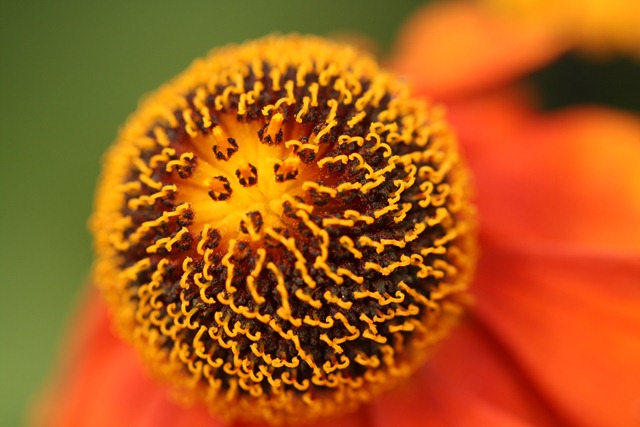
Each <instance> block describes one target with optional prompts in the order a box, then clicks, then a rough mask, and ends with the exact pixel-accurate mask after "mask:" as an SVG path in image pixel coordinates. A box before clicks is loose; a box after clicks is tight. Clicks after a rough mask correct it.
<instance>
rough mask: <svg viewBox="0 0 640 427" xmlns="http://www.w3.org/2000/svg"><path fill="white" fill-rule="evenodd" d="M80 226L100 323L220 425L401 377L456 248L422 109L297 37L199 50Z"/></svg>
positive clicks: (462, 261) (151, 107)
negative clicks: (90, 258)
mask: <svg viewBox="0 0 640 427" xmlns="http://www.w3.org/2000/svg"><path fill="white" fill-rule="evenodd" d="M91 227H92V230H93V232H94V235H95V248H96V256H97V261H96V265H95V269H94V276H95V282H96V283H97V284H98V286H99V287H100V289H101V291H102V293H103V295H104V296H105V299H106V300H107V302H108V304H109V307H110V310H111V313H112V315H113V319H114V323H115V325H116V328H117V330H118V332H119V334H120V335H121V336H122V337H123V338H124V339H126V340H127V341H129V342H131V343H132V344H133V345H134V346H135V348H136V349H137V351H138V352H139V354H140V355H141V357H142V358H143V360H144V362H145V364H146V365H147V366H148V368H149V371H150V372H151V373H153V374H154V375H155V376H156V377H157V378H158V379H159V381H162V382H164V383H166V384H168V386H169V387H170V388H171V390H172V391H173V392H174V393H173V394H174V395H175V396H177V398H178V399H180V400H183V401H185V402H186V403H197V402H199V403H202V404H204V405H206V406H207V407H208V408H209V409H210V411H211V412H212V413H213V414H214V415H215V416H217V417H221V418H224V419H227V420H229V421H231V420H236V419H241V420H246V421H261V422H268V423H271V424H288V425H299V424H300V423H304V422H311V421H313V420H316V419H318V418H321V417H326V416H330V415H334V414H339V413H343V412H346V411H350V410H353V409H354V408H356V407H357V406H358V405H359V404H362V403H364V402H367V401H370V400H371V399H373V398H375V397H376V396H377V395H379V394H380V393H381V392H382V391H384V390H386V389H389V388H390V387H393V386H394V385H395V384H397V383H398V382H399V381H402V380H403V379H406V378H408V377H409V376H411V374H412V373H413V372H415V370H416V369H417V368H418V367H419V366H420V364H421V363H422V362H423V360H424V359H425V357H426V356H427V355H428V353H429V351H430V350H431V349H432V348H433V346H434V345H435V344H436V343H437V342H438V341H440V340H441V339H442V338H443V337H444V336H445V335H446V334H447V333H448V331H449V330H450V329H451V327H452V326H453V325H454V324H455V322H456V320H457V319H458V318H459V317H460V314H461V312H462V308H463V306H464V302H465V301H466V299H465V296H466V290H467V285H468V283H469V281H470V277H471V274H472V270H473V266H474V262H475V240H474V234H473V229H474V209H473V207H472V206H471V204H470V203H469V180H468V174H467V171H466V168H465V166H464V164H463V162H462V160H461V159H460V156H459V154H458V148H457V144H456V140H455V137H454V135H453V134H452V132H451V131H450V129H449V127H448V125H447V124H446V122H445V121H444V118H443V116H442V112H441V109H439V108H430V107H428V106H427V105H426V104H425V103H424V102H423V101H420V100H416V99H413V98H411V97H410V96H409V95H408V90H407V88H406V87H405V86H403V85H402V84H401V83H400V82H399V81H398V80H396V79H395V78H394V77H393V76H391V75H390V74H388V73H386V72H385V71H383V70H381V69H380V68H379V67H378V65H377V64H376V62H375V61H374V60H373V59H372V58H371V57H369V56H368V55H366V54H364V53H362V52H359V51H357V50H356V49H354V48H352V47H349V46H345V45H340V44H335V43H332V42H329V41H326V40H322V39H320V38H315V37H304V36H287V37H267V38H264V39H261V40H257V41H254V42H250V43H246V44H244V45H240V46H231V47H226V48H222V49H219V50H215V51H213V52H212V53H211V54H210V55H209V56H208V57H207V58H205V59H202V60H198V61H196V62H195V63H194V64H193V65H192V66H191V68H190V69H188V70H187V71H186V72H185V73H184V74H182V75H181V76H179V77H178V78H177V79H175V80H174V81H172V82H170V83H169V84H167V85H166V86H164V87H163V88H161V89H160V90H158V91H157V92H156V93H155V94H154V95H153V96H152V97H151V98H150V99H148V100H147V101H145V103H144V104H143V105H142V106H141V107H140V108H139V110H138V111H137V112H136V113H135V114H134V115H133V116H132V118H131V119H130V120H129V122H128V123H127V125H126V127H125V128H124V129H123V131H122V132H121V134H120V136H119V138H118V140H117V141H116V143H115V144H114V146H113V147H112V148H111V150H110V151H109V153H108V155H107V157H106V159H105V165H104V171H103V175H102V179H101V182H100V185H99V189H98V194H97V198H96V210H95V213H94V216H93V218H92V222H91Z"/></svg>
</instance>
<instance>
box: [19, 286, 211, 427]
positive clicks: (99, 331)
mask: <svg viewBox="0 0 640 427" xmlns="http://www.w3.org/2000/svg"><path fill="white" fill-rule="evenodd" d="M82 308H83V310H82V312H81V313H80V314H79V316H77V318H76V322H75V325H76V326H75V327H74V331H73V332H74V334H73V335H72V337H71V339H72V342H71V343H69V346H68V348H67V352H66V353H65V354H64V355H63V356H64V357H63V358H62V360H63V363H64V364H63V366H62V367H61V369H60V371H59V372H58V373H57V375H56V377H55V378H54V381H53V382H52V384H50V386H49V387H48V388H47V389H46V390H45V392H44V394H43V396H42V399H41V402H39V404H38V406H37V407H36V408H35V410H34V412H33V414H32V420H31V425H33V426H34V427H38V426H64V427H74V426H78V427H80V426H82V427H102V426H104V427H112V426H131V427H152V426H153V427H161V426H172V427H173V426H198V425H201V426H205V425H206V426H208V427H216V426H220V425H221V424H219V423H218V422H217V421H216V420H214V419H212V418H211V417H210V416H209V415H208V414H207V413H206V411H204V410H203V409H202V408H199V407H195V408H192V409H190V410H188V411H186V410H184V409H183V408H181V407H179V406H177V405H176V404H175V403H173V402H171V401H170V400H169V399H168V396H167V395H166V391H165V390H164V389H162V388H160V387H157V386H156V385H155V384H154V383H153V382H152V381H151V380H150V379H149V378H148V377H147V376H146V375H145V373H144V372H143V368H142V366H141V365H140V363H139V361H138V359H137V357H136V355H135V354H134V351H133V349H131V348H130V347H129V346H128V345H127V344H126V343H124V342H122V341H121V340H119V339H117V338H116V337H115V336H114V335H113V334H112V333H111V330H110V326H109V323H110V322H109V320H108V318H107V314H106V308H105V306H104V303H103V302H102V301H101V299H100V297H99V296H98V294H97V291H95V290H93V289H91V291H90V292H89V296H88V297H87V298H86V300H85V301H83V306H82Z"/></svg>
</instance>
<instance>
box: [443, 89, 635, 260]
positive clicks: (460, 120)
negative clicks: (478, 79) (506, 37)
mask: <svg viewBox="0 0 640 427" xmlns="http://www.w3.org/2000/svg"><path fill="white" fill-rule="evenodd" d="M449 117H450V120H451V121H452V123H453V124H454V127H456V129H457V131H458V135H459V138H460V140H461V142H462V144H463V145H464V148H465V151H466V154H467V158H468V161H469V163H470V165H471V168H472V169H473V171H474V174H475V179H476V187H477V204H478V211H479V212H480V221H481V228H482V229H483V230H484V231H485V233H488V234H491V236H492V238H494V239H498V240H500V241H503V242H507V243H509V244H513V245H522V246H531V245H541V246H547V247H551V246H553V247H555V248H556V249H559V250H560V249H561V246H576V245H579V246H581V247H583V248H585V247H586V248H590V249H593V248H598V249H599V250H602V251H612V250H613V251H631V252H635V253H640V227H638V218H640V167H639V166H638V165H640V117H638V116H636V115H633V114H629V113H622V112H619V111H615V110H611V109H606V108H596V107H580V108H572V109H568V110H565V111H562V112H557V113H553V114H548V115H544V116H543V115H537V114H535V113H533V112H532V111H530V110H527V109H526V107H524V106H523V105H522V104H521V103H519V102H518V101H517V100H513V99H510V98H504V97H494V98H484V99H479V100H476V101H470V102H465V103H464V104H462V103H460V104H457V105H452V106H451V108H450V114H449Z"/></svg>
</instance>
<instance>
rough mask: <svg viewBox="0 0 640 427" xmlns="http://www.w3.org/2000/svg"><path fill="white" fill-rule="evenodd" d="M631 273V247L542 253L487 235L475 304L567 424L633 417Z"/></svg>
mask: <svg viewBox="0 0 640 427" xmlns="http://www.w3.org/2000/svg"><path fill="white" fill-rule="evenodd" d="M485 247H487V246H486V245H485ZM549 249H550V252H553V248H552V247H551V248H549ZM639 283H640V256H637V255H634V256H602V255H601V254H593V255H592V256H588V255H586V254H584V253H582V252H581V253H566V254H562V255H560V254H551V255H549V254H547V253H545V252H544V251H543V252H537V251H535V250H534V251H531V250H527V249H524V250H514V248H508V247H505V248H500V247H497V246H491V245H490V244H489V248H488V249H487V250H486V255H485V258H484V260H483V262H482V263H481V267H480V269H479V272H478V277H477V280H476V292H477V295H478V302H477V306H476V309H475V312H476V313H477V315H478V317H479V318H481V319H482V320H483V321H484V322H486V325H487V328H489V329H490V330H491V331H492V333H493V334H494V336H495V337H496V339H498V340H500V341H501V342H503V343H504V345H505V347H506V348H508V349H509V351H511V352H512V353H513V354H514V356H515V357H516V358H517V359H518V360H519V361H520V363H521V364H522V366H523V367H524V369H525V370H526V371H527V372H528V373H529V377H530V378H531V380H532V381H533V382H534V385H535V387H536V388H538V389H539V390H540V391H541V393H542V394H543V395H544V396H546V398H547V399H548V400H549V401H550V402H553V403H554V405H555V407H556V408H557V409H558V410H559V411H561V412H562V413H563V414H564V416H565V417H566V418H567V419H568V421H569V423H568V425H576V426H584V427H598V426H610V427H611V426H617V427H631V426H637V425H639V424H640V411H638V409H639V408H638V405H639V403H640V363H638V361H639V360H640V340H639V339H638V336H639V335H638V334H639V331H640V315H639V313H640V311H639V310H640V286H638V284H639Z"/></svg>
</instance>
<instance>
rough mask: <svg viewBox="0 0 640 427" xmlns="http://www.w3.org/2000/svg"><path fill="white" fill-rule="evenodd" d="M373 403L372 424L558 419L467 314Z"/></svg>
mask: <svg viewBox="0 0 640 427" xmlns="http://www.w3.org/2000/svg"><path fill="white" fill-rule="evenodd" d="M381 401H382V402H381V403H380V404H379V405H374V406H373V407H372V411H373V413H374V416H373V417H372V419H374V420H375V422H376V424H374V425H377V426H380V427H382V426H387V425H401V426H407V427H414V426H415V427H423V426H425V427H436V426H443V427H448V426H460V427H466V426H492V427H493V426H497V427H502V426H505V427H506V426H536V427H546V426H548V427H552V426H553V427H558V426H560V425H563V423H562V421H561V418H560V416H559V415H558V414H557V413H556V412H555V408H553V407H551V406H549V403H548V402H547V401H546V399H545V398H544V397H543V396H540V395H539V394H538V391H537V390H536V389H535V388H534V387H533V384H532V383H531V382H530V380H529V378H527V377H526V375H525V373H524V372H523V371H522V370H521V368H520V367H519V366H518V365H517V364H516V363H515V362H514V360H513V359H512V358H511V356H510V355H509V354H508V353H507V352H506V351H505V349H504V348H503V347H502V346H501V344H500V343H499V342H496V341H495V339H494V338H493V337H492V336H491V333H490V331H486V330H484V329H483V327H482V325H480V324H479V323H478V322H476V321H475V319H473V318H472V317H471V318H470V319H467V321H466V322H465V323H464V324H462V325H461V326H460V327H458V328H457V329H456V330H455V331H454V332H453V334H452V336H451V337H449V338H448V339H447V340H446V341H445V342H443V343H442V344H441V347H440V348H439V349H438V350H437V351H436V353H435V354H434V356H433V357H432V358H431V359H430V360H429V361H428V362H427V365H426V366H425V367H424V368H423V369H422V370H421V371H420V372H419V373H418V375H417V376H416V378H415V379H414V381H413V382H412V383H410V384H408V385H407V386H406V387H404V388H403V389H401V390H399V391H394V392H392V393H389V395H388V396H384V397H383V399H381Z"/></svg>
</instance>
